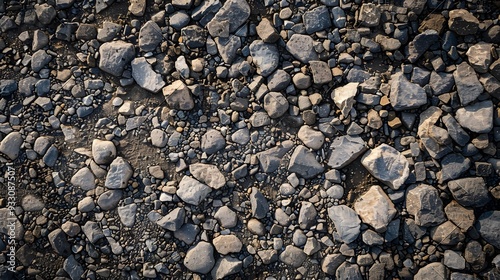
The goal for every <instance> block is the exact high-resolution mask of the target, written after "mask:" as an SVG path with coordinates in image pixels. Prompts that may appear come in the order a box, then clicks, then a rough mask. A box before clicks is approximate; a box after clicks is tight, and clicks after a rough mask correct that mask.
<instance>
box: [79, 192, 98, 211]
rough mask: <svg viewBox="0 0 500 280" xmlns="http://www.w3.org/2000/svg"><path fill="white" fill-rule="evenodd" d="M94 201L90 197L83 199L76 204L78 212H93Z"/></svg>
mask: <svg viewBox="0 0 500 280" xmlns="http://www.w3.org/2000/svg"><path fill="white" fill-rule="evenodd" d="M94 208H95V203H94V199H93V198H92V197H90V196H87V197H84V198H83V199H82V200H80V201H79V202H78V210H79V211H80V212H83V213H87V212H91V211H94Z"/></svg>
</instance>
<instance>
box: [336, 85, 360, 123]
mask: <svg viewBox="0 0 500 280" xmlns="http://www.w3.org/2000/svg"><path fill="white" fill-rule="evenodd" d="M358 85H359V83H348V84H347V85H345V86H343V87H338V88H336V89H334V90H333V91H332V94H331V97H332V99H333V101H334V102H335V105H337V107H339V108H340V110H341V111H342V116H343V117H344V118H347V116H348V115H349V112H350V111H351V109H352V107H353V106H354V104H355V103H356V94H357V93H358Z"/></svg>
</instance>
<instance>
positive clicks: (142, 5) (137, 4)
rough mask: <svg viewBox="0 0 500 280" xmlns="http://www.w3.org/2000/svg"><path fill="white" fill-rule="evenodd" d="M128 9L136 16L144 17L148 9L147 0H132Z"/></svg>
mask: <svg viewBox="0 0 500 280" xmlns="http://www.w3.org/2000/svg"><path fill="white" fill-rule="evenodd" d="M129 2H130V5H129V6H128V11H129V12H130V13H131V14H133V15H134V16H136V17H142V16H143V15H144V12H145V11H146V0H130V1H129Z"/></svg>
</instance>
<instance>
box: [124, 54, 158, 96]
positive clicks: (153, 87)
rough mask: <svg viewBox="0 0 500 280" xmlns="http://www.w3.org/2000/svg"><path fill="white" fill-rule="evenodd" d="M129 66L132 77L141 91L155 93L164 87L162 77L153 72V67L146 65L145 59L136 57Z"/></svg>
mask: <svg viewBox="0 0 500 280" xmlns="http://www.w3.org/2000/svg"><path fill="white" fill-rule="evenodd" d="M131 66H132V77H133V78H134V80H135V82H136V83H137V84H138V85H139V86H140V87H142V88H143V89H146V90H149V91H151V92H152V93H157V92H158V91H160V90H161V89H162V88H163V87H164V86H165V82H164V81H163V78H162V76H161V75H160V74H158V73H156V72H155V71H153V67H152V66H151V64H149V63H148V61H147V60H146V58H144V57H138V58H136V59H134V60H133V61H132V63H131Z"/></svg>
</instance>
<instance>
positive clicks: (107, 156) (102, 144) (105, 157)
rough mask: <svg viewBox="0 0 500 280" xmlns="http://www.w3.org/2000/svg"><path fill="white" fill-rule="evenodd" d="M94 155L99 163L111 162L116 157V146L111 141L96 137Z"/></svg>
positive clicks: (93, 148) (93, 142)
mask: <svg viewBox="0 0 500 280" xmlns="http://www.w3.org/2000/svg"><path fill="white" fill-rule="evenodd" d="M92 157H93V159H94V161H95V163H97V164H109V163H111V162H112V161H113V160H114V159H115V158H116V147H115V145H114V144H113V142H111V141H105V140H99V139H94V140H93V141H92Z"/></svg>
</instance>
